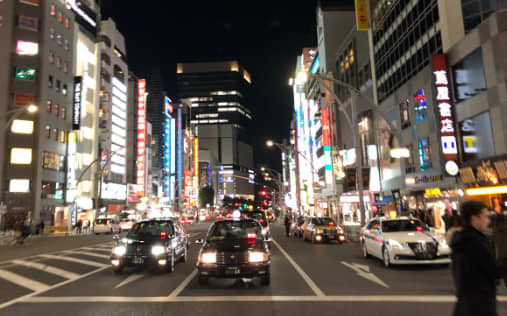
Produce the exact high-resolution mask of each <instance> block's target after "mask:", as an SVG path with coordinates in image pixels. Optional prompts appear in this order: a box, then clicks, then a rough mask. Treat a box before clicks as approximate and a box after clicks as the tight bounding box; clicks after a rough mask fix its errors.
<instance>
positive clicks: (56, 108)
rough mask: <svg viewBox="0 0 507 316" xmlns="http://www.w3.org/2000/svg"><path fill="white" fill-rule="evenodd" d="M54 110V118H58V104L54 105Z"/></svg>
mask: <svg viewBox="0 0 507 316" xmlns="http://www.w3.org/2000/svg"><path fill="white" fill-rule="evenodd" d="M54 108H55V109H54V110H55V116H58V115H59V114H60V105H59V104H55V106H54Z"/></svg>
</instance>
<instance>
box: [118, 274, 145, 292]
mask: <svg viewBox="0 0 507 316" xmlns="http://www.w3.org/2000/svg"><path fill="white" fill-rule="evenodd" d="M143 277H144V274H132V275H130V276H129V277H128V278H126V279H125V280H123V281H121V282H120V283H118V284H117V285H116V286H115V287H114V288H115V289H117V288H120V287H122V286H124V285H127V284H129V283H130V282H134V281H136V280H139V279H141V278H143Z"/></svg>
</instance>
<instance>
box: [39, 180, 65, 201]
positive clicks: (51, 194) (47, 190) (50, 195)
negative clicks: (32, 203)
mask: <svg viewBox="0 0 507 316" xmlns="http://www.w3.org/2000/svg"><path fill="white" fill-rule="evenodd" d="M41 198H43V199H52V200H61V199H63V184H61V183H60V182H50V181H43V182H42V186H41Z"/></svg>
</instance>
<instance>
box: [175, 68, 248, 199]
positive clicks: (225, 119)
mask: <svg viewBox="0 0 507 316" xmlns="http://www.w3.org/2000/svg"><path fill="white" fill-rule="evenodd" d="M250 84H251V78H250V74H249V73H248V72H247V71H246V70H245V69H243V68H242V67H241V66H240V65H239V63H238V62H237V61H228V62H209V63H179V64H178V65H177V87H178V92H177V95H178V98H188V99H189V100H190V101H191V102H192V105H191V123H192V124H195V125H197V127H198V129H197V135H196V136H197V138H198V142H199V148H200V149H203V150H209V152H210V155H211V157H210V160H216V161H218V162H219V164H220V167H219V169H220V170H218V172H219V174H220V176H219V183H218V188H215V192H216V193H217V197H218V199H222V198H223V197H224V196H226V195H227V196H231V197H243V198H247V199H253V198H254V183H253V182H254V181H253V180H252V179H250V176H249V174H250V173H249V170H252V171H253V168H254V162H253V151H252V146H251V145H250V141H249V139H248V136H247V135H248V126H249V124H250V122H251V119H252V113H251V111H250V109H249V106H248V104H247V95H248V93H249V87H250Z"/></svg>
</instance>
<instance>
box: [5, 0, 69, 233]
mask: <svg viewBox="0 0 507 316" xmlns="http://www.w3.org/2000/svg"><path fill="white" fill-rule="evenodd" d="M0 16H1V17H2V27H0V38H1V39H2V49H1V50H0V112H1V113H2V116H1V118H0V120H1V125H2V130H1V137H0V139H1V141H0V157H2V158H1V160H0V176H1V177H2V179H3V180H2V181H1V182H0V194H1V202H2V203H3V204H4V205H6V207H7V212H8V213H7V214H8V216H7V217H8V218H9V217H12V215H16V216H22V217H27V218H29V219H31V220H32V223H35V224H37V223H38V222H39V220H40V219H42V220H44V221H45V222H46V223H47V224H52V223H53V220H54V214H55V211H56V212H58V211H61V212H62V214H63V209H64V207H65V185H66V176H65V175H66V170H65V168H66V164H65V162H66V157H67V138H68V136H69V132H71V130H72V99H73V97H72V94H73V93H72V91H73V85H74V77H73V69H74V56H75V52H76V49H75V45H74V40H73V39H74V37H75V36H76V34H75V29H76V24H75V21H74V14H73V12H72V11H70V10H69V9H68V8H67V7H66V6H65V5H64V4H63V3H62V2H61V1H56V0H55V1H39V0H32V1H2V2H1V3H0ZM32 104H33V105H36V106H38V112H36V113H29V112H28V111H27V109H28V106H29V105H32Z"/></svg>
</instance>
